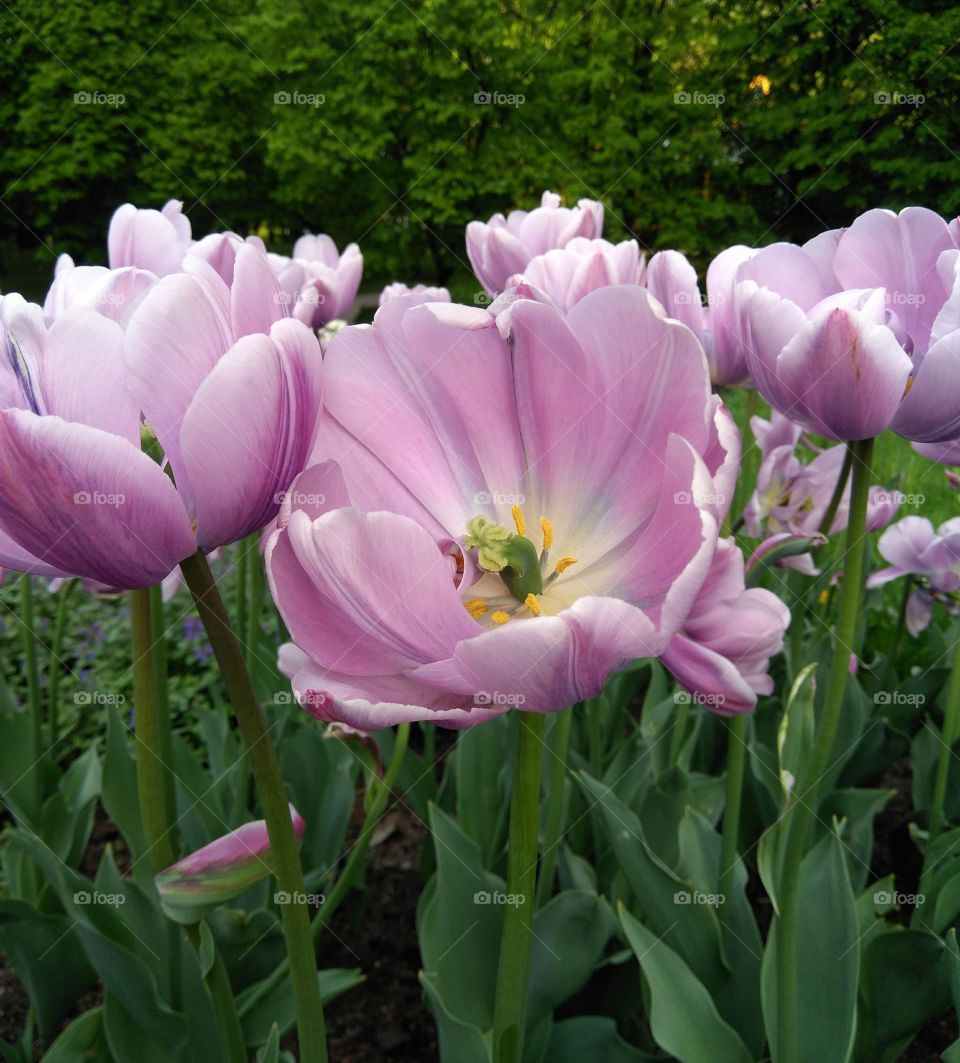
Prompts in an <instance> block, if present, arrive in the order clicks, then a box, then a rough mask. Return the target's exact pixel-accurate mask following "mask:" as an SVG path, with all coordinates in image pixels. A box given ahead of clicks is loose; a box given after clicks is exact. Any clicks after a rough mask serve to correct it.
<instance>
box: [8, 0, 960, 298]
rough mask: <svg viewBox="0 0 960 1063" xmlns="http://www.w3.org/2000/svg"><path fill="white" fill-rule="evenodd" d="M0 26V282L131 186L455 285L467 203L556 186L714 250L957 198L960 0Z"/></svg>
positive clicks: (646, 0)
mask: <svg viewBox="0 0 960 1063" xmlns="http://www.w3.org/2000/svg"><path fill="white" fill-rule="evenodd" d="M0 33H2V43H3V47H2V48H0V83H2V84H3V85H4V91H3V93H2V95H0V126H2V128H3V131H4V134H3V151H2V154H0V206H2V207H3V209H2V210H0V287H2V288H3V289H5V290H6V289H20V290H23V291H25V292H26V294H28V295H31V296H33V297H37V296H38V295H40V294H42V291H43V290H44V287H45V285H46V284H47V283H48V279H49V276H50V273H51V270H52V267H53V263H54V257H55V254H57V253H59V252H60V251H69V252H70V253H71V254H73V255H74V256H75V257H76V259H77V260H78V261H82V262H87V263H93V262H100V261H103V260H104V258H105V233H106V227H107V223H108V221H109V218H110V215H111V213H112V211H113V210H114V208H115V207H116V206H117V205H118V204H119V203H121V202H123V201H125V200H131V201H133V202H135V203H137V204H138V205H141V206H159V205H160V204H161V203H162V202H163V201H165V200H166V199H168V198H171V197H174V198H179V199H182V200H184V202H185V205H186V209H187V211H188V214H189V216H190V218H191V221H192V222H193V226H194V233H195V235H203V234H205V233H206V232H208V231H210V230H212V229H224V228H231V229H234V230H236V231H238V232H255V231H258V232H260V233H261V235H264V236H265V237H266V238H267V242H268V244H269V245H270V246H271V247H272V248H273V249H277V250H286V251H288V250H289V245H290V243H291V241H292V239H293V238H295V237H296V236H297V235H299V234H300V233H301V232H302V231H303V230H304V229H305V228H309V229H311V230H322V231H327V232H329V233H331V234H332V235H333V236H334V237H335V238H336V239H337V241H338V242H340V243H343V242H347V241H350V240H356V241H358V242H359V243H360V245H361V247H362V249H363V251H364V253H365V257H366V262H367V271H366V280H365V283H364V288H365V289H368V290H376V289H377V288H378V287H379V286H380V285H381V284H382V283H384V282H386V281H389V280H393V279H396V278H402V279H405V280H408V281H411V282H413V281H416V280H428V281H439V282H444V283H451V284H453V286H454V288H455V289H458V290H460V291H464V292H467V291H470V290H471V288H472V285H471V284H470V282H469V279H468V278H469V271H468V268H467V263H466V255H465V253H464V249H463V227H464V225H465V223H466V222H467V221H468V220H469V219H471V218H473V217H486V216H488V215H489V214H491V213H492V212H494V211H495V210H501V209H506V208H509V207H511V206H515V205H523V206H530V205H532V204H533V203H534V201H535V200H537V199H538V197H539V194H540V192H541V191H542V190H543V189H544V188H553V189H556V190H558V191H561V192H563V193H564V195H565V196H566V198H567V199H568V200H576V199H577V198H579V197H580V196H590V197H593V198H600V199H602V200H603V201H604V202H605V204H606V206H607V212H608V223H607V235H608V236H610V237H611V238H613V239H618V238H623V237H624V236H627V235H633V236H635V237H636V238H637V239H638V240H639V241H640V242H641V244H642V245H643V246H644V247H645V248H647V249H651V250H655V249H657V248H662V247H667V246H670V247H677V248H679V249H681V250H683V251H685V252H687V253H688V254H689V255H691V257H692V258H693V259H694V260H695V261H696V262H697V264H698V265H700V266H701V267H702V266H703V265H704V264H705V263H706V261H708V260H709V258H710V256H711V255H712V254H714V253H715V252H716V251H717V250H719V249H720V248H721V247H723V246H725V245H728V244H732V243H735V242H746V243H750V244H764V243H769V242H771V241H773V240H774V239H792V240H803V239H805V238H806V237H809V236H810V235H812V234H813V233H815V232H817V231H820V230H822V229H824V228H827V227H832V226H836V225H842V224H845V223H848V222H849V221H850V220H851V219H852V218H853V217H854V216H855V215H856V214H857V213H858V212H860V211H862V210H864V209H865V208H868V207H871V206H877V205H883V206H889V207H893V208H898V207H901V206H904V205H906V204H907V203H911V202H920V203H923V204H925V205H927V206H930V207H933V208H935V209H937V210H939V211H941V212H942V213H944V214H946V215H955V214H957V212H958V210H960V184H958V182H957V181H956V179H955V178H956V171H957V156H956V155H955V154H954V150H953V141H954V139H955V132H956V123H955V115H956V113H957V104H958V95H960V54H958V51H957V48H956V42H957V40H958V38H960V8H958V7H957V6H956V5H954V4H953V3H947V2H926V3H913V2H901V0H862V2H858V3H856V4H851V3H848V2H847V0H815V2H800V3H762V2H761V3H747V2H743V3H737V2H729V0H725V2H709V0H708V2H703V0H659V2H652V0H595V2H593V3H590V2H589V0H576V2H574V0H553V2H549V3H543V2H538V3H533V2H530V3H527V2H524V0H511V2H503V0H500V2H489V0H488V2H485V3H481V2H478V0H456V2H450V0H447V2H443V0H424V2H420V3H416V2H414V0H326V2H323V3H320V2H318V0H293V2H288V0H283V2H281V0H257V2H255V3H254V4H253V5H250V4H249V3H241V2H240V0H174V2H170V0H138V2H137V3H136V4H130V3H128V2H126V0H95V2H94V0H73V2H72V3H69V4H59V3H52V2H50V0H41V2H38V0H3V3H2V4H0ZM98 93H99V94H100V96H96V95H95V94H98ZM78 94H80V95H78ZM83 94H87V96H84V95H83ZM297 94H299V95H297ZM477 94H488V95H487V96H483V95H481V96H478V95H477ZM493 94H501V95H500V96H499V97H494V99H493V101H492V102H488V103H484V102H476V100H478V99H479V100H483V99H485V98H488V97H489V96H491V95H493ZM510 97H513V98H514V99H513V100H512V101H511V100H510ZM520 97H522V100H523V102H522V103H520V102H519V100H518V98H520ZM88 98H89V99H91V100H93V101H95V100H97V99H100V100H101V101H103V100H104V99H106V100H107V101H108V102H83V101H85V100H86V99H88ZM321 98H322V101H323V102H320V99H321ZM283 100H290V101H291V102H277V101H283ZM297 100H300V102H297ZM498 100H499V101H500V102H497V101H498ZM78 101H79V102H78ZM474 283H475V282H474Z"/></svg>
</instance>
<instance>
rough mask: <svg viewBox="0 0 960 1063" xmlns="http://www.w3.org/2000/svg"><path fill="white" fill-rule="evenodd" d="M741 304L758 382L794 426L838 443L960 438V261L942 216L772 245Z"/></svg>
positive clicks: (740, 292) (868, 219) (876, 223)
mask: <svg viewBox="0 0 960 1063" xmlns="http://www.w3.org/2000/svg"><path fill="white" fill-rule="evenodd" d="M831 252H832V253H831ZM734 301H735V310H736V315H735V316H736V320H737V323H738V326H739V330H740V337H741V341H742V343H743V345H744V350H745V352H746V357H747V364H748V367H749V370H750V374H751V376H752V377H753V379H754V382H755V383H756V385H757V387H758V388H759V390H760V391H761V393H762V394H763V396H764V398H766V399H767V400H768V401H769V402H770V403H771V405H773V406H775V407H776V408H777V409H778V410H780V411H781V412H783V413H785V414H787V415H788V416H789V417H791V418H792V419H793V420H795V421H798V422H800V423H801V424H803V425H804V426H806V427H807V428H809V429H811V430H813V431H815V432H818V433H820V434H821V435H825V436H828V437H829V438H832V439H838V440H856V439H868V438H870V437H872V436H875V435H878V434H879V433H880V432H882V431H884V430H885V429H887V428H892V429H893V430H894V431H895V432H898V433H899V434H900V435H903V436H905V437H906V438H908V439H912V440H919V441H923V442H940V441H943V440H948V439H951V438H953V437H956V436H957V435H958V434H960V252H958V251H957V249H956V247H955V246H954V243H953V237H952V235H951V233H950V230H949V228H948V226H947V225H946V223H945V222H944V221H943V219H941V218H940V217H938V215H936V214H934V213H933V212H932V211H928V210H924V209H922V208H919V207H910V208H907V209H906V210H904V211H901V212H900V214H899V215H896V214H893V213H891V212H890V211H882V210H875V211H868V212H867V213H866V214H864V215H862V216H861V217H859V218H858V219H857V220H856V221H855V222H854V224H853V225H852V226H851V227H850V228H849V229H847V230H845V231H843V232H842V233H825V234H823V236H822V237H820V238H818V240H817V241H811V242H810V243H809V244H807V245H805V246H804V247H803V248H800V247H796V246H794V245H792V244H774V245H773V246H771V247H768V248H765V249H764V250H763V251H760V252H758V253H757V254H756V255H754V256H753V257H752V258H751V259H749V260H748V261H747V262H745V263H743V264H742V265H741V266H739V267H738V269H737V273H736V289H735V297H734Z"/></svg>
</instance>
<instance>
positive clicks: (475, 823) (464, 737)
mask: <svg viewBox="0 0 960 1063" xmlns="http://www.w3.org/2000/svg"><path fill="white" fill-rule="evenodd" d="M512 715H513V714H512V713H504V714H503V715H502V716H498V717H497V718H496V719H493V720H490V721H489V723H490V726H489V727H470V728H467V730H465V731H463V732H462V733H461V734H460V735H459V736H458V738H457V744H456V747H455V752H454V757H455V768H454V772H455V779H456V785H457V819H458V822H459V824H460V827H461V829H462V830H463V832H464V834H466V835H467V837H468V838H472V839H473V840H474V841H475V842H476V843H477V845H478V846H479V847H480V854H481V862H482V863H483V866H484V867H491V866H492V865H493V864H494V862H495V860H496V857H497V855H498V854H499V853H500V851H501V849H502V847H503V844H504V842H505V839H506V823H507V817H506V815H505V814H504V810H505V809H506V808H507V806H508V805H509V800H508V783H509V758H508V757H505V756H504V755H503V751H504V750H505V749H512V748H513V741H512V740H511V738H510V735H511V733H512V731H511V728H512V727H514V726H515V725H516V721H515V720H513V719H512Z"/></svg>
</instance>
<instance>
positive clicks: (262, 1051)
mask: <svg viewBox="0 0 960 1063" xmlns="http://www.w3.org/2000/svg"><path fill="white" fill-rule="evenodd" d="M279 1058H280V1029H279V1027H278V1026H277V1024H276V1023H274V1024H273V1025H272V1026H271V1027H270V1036H269V1037H268V1038H267V1043H266V1044H265V1045H264V1046H263V1047H262V1048H259V1049H257V1063H278V1060H279Z"/></svg>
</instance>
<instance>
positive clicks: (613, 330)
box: [267, 286, 739, 730]
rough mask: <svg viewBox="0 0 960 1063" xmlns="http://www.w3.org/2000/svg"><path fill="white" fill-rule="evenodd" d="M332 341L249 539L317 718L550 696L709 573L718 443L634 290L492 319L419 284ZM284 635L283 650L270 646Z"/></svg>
mask: <svg viewBox="0 0 960 1063" xmlns="http://www.w3.org/2000/svg"><path fill="white" fill-rule="evenodd" d="M396 302H397V300H388V301H387V302H386V303H385V304H384V306H383V307H382V308H381V309H380V311H379V312H378V314H377V316H376V318H375V319H374V323H373V325H372V326H370V325H361V326H351V327H349V328H346V329H344V330H342V331H341V332H340V333H339V334H338V335H337V336H336V337H335V338H334V340H333V342H332V343H331V345H330V348H329V350H328V352H327V356H326V359H325V361H324V366H323V382H324V416H323V418H322V422H321V429H320V434H319V436H318V442H317V448H316V450H315V452H314V456H315V458H317V459H318V461H319V460H322V459H333V460H332V461H323V463H321V464H318V465H315V466H314V467H312V468H309V469H308V470H307V471H306V472H304V473H303V474H302V475H301V476H300V477H299V478H298V479H297V480H296V482H295V483H294V485H293V486H292V488H291V491H290V495H289V499H288V500H287V501H285V503H284V507H283V508H282V510H281V513H280V517H279V526H278V530H277V531H276V532H275V533H274V534H273V536H272V537H271V540H270V542H269V545H268V548H267V565H268V571H269V577H270V583H271V587H272V590H273V595H274V598H275V600H276V602H277V604H278V606H279V609H280V611H281V613H282V615H283V617H284V619H285V621H286V623H287V625H288V628H289V631H290V633H291V636H292V637H293V639H294V642H295V643H296V646H297V647H299V650H300V652H301V654H302V656H301V657H300V658H299V667H298V668H297V669H296V674H295V676H294V680H293V686H294V689H295V691H296V693H297V696H298V700H299V701H300V703H301V704H304V705H306V706H307V707H309V709H310V711H311V712H313V713H314V715H316V716H317V717H319V718H321V719H325V720H339V721H342V722H345V723H347V724H349V725H351V726H353V727H356V728H358V729H360V730H373V729H376V728H379V727H386V726H389V725H391V724H394V723H397V722H399V721H401V720H420V719H427V720H434V721H436V722H438V723H442V724H444V725H445V726H451V727H464V726H469V725H471V724H474V723H478V722H481V721H482V720H485V719H488V718H489V717H491V716H493V715H496V714H498V713H501V712H504V711H507V710H508V709H509V708H511V707H518V708H523V709H526V710H528V711H534V712H550V711H554V710H558V709H561V708H563V707H564V706H567V705H570V704H572V703H574V702H576V701H578V700H580V699H582V698H585V697H590V696H593V695H595V694H596V693H598V692H599V690H600V689H601V688H602V686H603V684H604V682H605V680H606V678H607V677H608V676H609V675H610V674H611V672H613V671H615V670H617V669H618V668H620V667H622V666H623V665H624V664H626V663H627V662H628V661H631V660H634V659H636V658H639V657H646V656H653V655H656V654H658V653H660V652H662V650H663V649H664V648H665V647H666V645H667V643H668V642H669V640H670V639H671V638H672V637H673V635H675V634H676V633H677V631H678V630H679V628H680V626H681V624H682V623H683V621H684V619H685V617H686V615H687V613H688V612H689V610H690V608H691V606H692V605H693V602H694V600H695V598H696V594H697V591H698V590H699V588H700V586H701V584H702V583H703V581H704V579H705V578H706V576H707V572H708V570H709V567H710V561H711V558H712V555H713V552H714V549H715V545H716V539H717V528H718V525H719V522H720V520H722V518H723V514H724V513H725V512H726V509H727V505H728V501H729V498H730V496H731V494H732V488H733V483H734V480H735V476H736V469H737V466H738V462H739V440H738V437H737V433H736V429H735V428H734V426H733V423H732V420H731V418H730V415H729V414H728V413H727V411H726V410H725V409H724V408H723V407H722V406H721V405H719V403H718V401H717V400H716V399H715V398H714V397H713V396H712V395H711V393H710V381H709V375H708V372H707V366H706V360H705V358H704V354H703V351H702V349H701V348H700V346H699V344H698V343H697V341H696V339H695V338H694V337H693V335H692V334H691V333H690V331H689V330H688V329H686V328H684V327H682V326H680V325H678V324H677V323H676V322H673V321H670V320H667V319H666V318H664V317H663V316H662V315H661V313H660V311H659V307H658V306H657V304H656V303H655V302H654V301H653V300H652V299H651V298H650V297H649V295H648V294H647V292H646V291H644V289H642V288H640V287H635V286H618V287H609V288H601V289H598V290H597V291H594V292H591V293H590V294H589V295H587V296H586V297H585V298H584V299H582V300H581V301H580V302H579V303H577V305H576V306H574V307H573V308H572V309H571V310H570V311H569V313H568V314H567V315H566V316H565V315H564V314H563V313H562V312H561V311H559V310H558V309H557V308H556V307H554V306H552V305H549V304H544V303H539V302H534V301H528V300H524V301H522V302H520V303H518V304H517V305H516V306H515V307H514V308H513V312H512V314H511V320H510V334H509V336H508V337H507V338H504V337H503V336H501V334H500V331H499V329H498V327H497V325H498V321H497V319H496V318H495V317H494V315H492V314H491V313H490V312H488V311H487V310H485V309H481V308H477V307H467V306H458V305H452V304H444V303H430V304H426V305H421V306H415V307H413V308H411V309H407V310H405V312H404V313H403V316H402V318H399V317H398V315H396V314H393V313H392V308H393V307H394V305H395V304H396ZM289 658H290V652H289V651H288V660H289Z"/></svg>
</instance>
